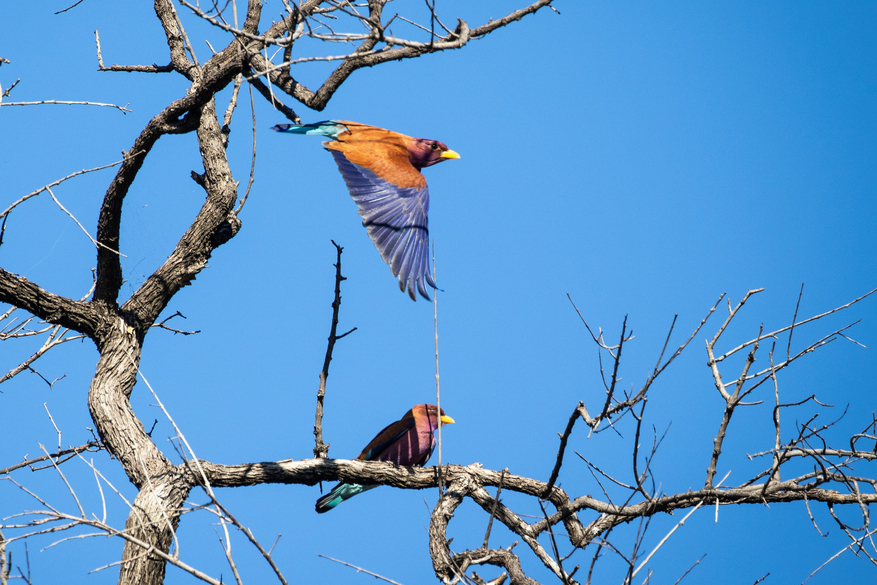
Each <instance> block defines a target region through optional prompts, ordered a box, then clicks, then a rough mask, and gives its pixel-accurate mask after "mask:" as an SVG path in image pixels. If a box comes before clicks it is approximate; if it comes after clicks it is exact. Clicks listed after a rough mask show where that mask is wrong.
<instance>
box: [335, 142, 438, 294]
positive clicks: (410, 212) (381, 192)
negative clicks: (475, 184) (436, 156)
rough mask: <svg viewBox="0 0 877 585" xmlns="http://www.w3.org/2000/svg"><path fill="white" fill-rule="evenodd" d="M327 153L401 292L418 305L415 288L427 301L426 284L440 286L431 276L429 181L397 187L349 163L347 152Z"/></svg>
mask: <svg viewBox="0 0 877 585" xmlns="http://www.w3.org/2000/svg"><path fill="white" fill-rule="evenodd" d="M329 152H331V153H332V156H334V157H335V162H336V163H337V164H338V168H339V170H340V171H341V175H342V176H343V177H344V182H345V183H347V189H348V191H350V196H351V197H353V200H354V201H355V202H356V205H357V206H358V207H359V215H360V216H362V225H363V226H365V227H366V229H367V230H368V235H369V237H370V238H371V239H372V242H374V244H375V247H376V248H377V249H378V251H379V252H380V253H381V257H382V258H383V259H384V262H386V263H387V264H389V265H390V270H391V271H392V272H393V276H396V277H398V278H399V289H400V290H401V291H402V292H405V289H406V287H407V289H408V296H410V297H411V299H412V300H416V292H415V289H416V291H417V292H419V293H420V294H421V295H422V296H423V297H424V298H425V299H427V300H428V299H429V295H428V294H427V291H426V286H425V284H424V282H425V283H426V284H429V286H431V287H433V288H436V286H435V282H434V281H433V279H432V276H431V275H430V273H429V228H428V221H427V213H428V211H429V189H427V187H426V183H425V181H424V182H423V185H422V186H417V187H399V186H397V185H394V184H393V183H391V182H390V181H387V180H386V179H382V178H381V177H379V176H378V175H377V174H376V173H375V172H373V171H371V170H369V169H367V168H365V167H363V166H361V165H358V164H355V163H353V162H351V161H350V160H349V159H348V158H347V156H346V155H345V153H343V152H341V151H339V150H333V149H330V150H329ZM406 162H407V161H406ZM412 170H413V167H412ZM415 172H416V171H415Z"/></svg>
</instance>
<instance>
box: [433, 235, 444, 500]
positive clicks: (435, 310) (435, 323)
mask: <svg viewBox="0 0 877 585" xmlns="http://www.w3.org/2000/svg"><path fill="white" fill-rule="evenodd" d="M432 281H433V282H436V279H435V239H433V240H432ZM432 319H433V327H434V329H435V405H436V408H437V409H438V415H437V416H438V474H439V497H441V496H442V492H443V488H444V485H443V482H442V397H441V392H440V391H439V349H438V289H437V288H435V289H433V291H432Z"/></svg>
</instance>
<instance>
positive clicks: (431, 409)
mask: <svg viewBox="0 0 877 585" xmlns="http://www.w3.org/2000/svg"><path fill="white" fill-rule="evenodd" d="M452 152H453V151H452ZM419 408H422V409H423V410H424V411H426V416H427V417H429V419H430V423H431V425H430V426H435V425H436V424H437V423H436V421H437V420H438V419H441V421H442V424H443V425H449V424H452V423H453V422H454V419H452V418H451V417H449V416H448V415H446V414H445V411H444V409H442V410H439V408H438V406H436V405H435V404H418V405H417V406H415V407H414V408H413V409H411V410H412V411H413V410H416V409H419ZM440 413H441V414H440Z"/></svg>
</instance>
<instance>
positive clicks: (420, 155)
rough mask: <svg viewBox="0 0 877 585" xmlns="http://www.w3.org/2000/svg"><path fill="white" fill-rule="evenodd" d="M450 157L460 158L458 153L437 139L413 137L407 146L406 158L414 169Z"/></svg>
mask: <svg viewBox="0 0 877 585" xmlns="http://www.w3.org/2000/svg"><path fill="white" fill-rule="evenodd" d="M451 158H460V155H459V154H457V153H456V152H454V151H453V150H451V149H450V148H448V147H447V146H446V145H445V143H444V142H439V141H438V140H426V139H425V138H415V139H414V140H413V142H412V143H411V145H410V146H409V147H408V160H410V161H411V164H412V165H413V166H414V168H416V169H422V168H424V167H429V166H432V165H434V164H436V163H440V162H442V161H445V160H448V159H451Z"/></svg>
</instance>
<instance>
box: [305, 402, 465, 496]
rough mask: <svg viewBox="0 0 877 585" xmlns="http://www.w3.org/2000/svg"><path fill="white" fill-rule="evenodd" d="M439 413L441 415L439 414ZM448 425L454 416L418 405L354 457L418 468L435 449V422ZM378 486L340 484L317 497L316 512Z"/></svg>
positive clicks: (431, 405)
mask: <svg viewBox="0 0 877 585" xmlns="http://www.w3.org/2000/svg"><path fill="white" fill-rule="evenodd" d="M439 413H441V414H439ZM439 420H441V422H442V425H449V424H451V423H453V422H454V419H452V418H451V417H449V416H448V415H446V414H445V411H444V410H442V411H439V408H438V407H437V406H435V405H434V404H418V405H417V406H415V407H414V408H412V409H411V410H409V411H408V412H406V413H405V415H404V416H403V417H402V420H397V421H396V422H394V423H392V424H390V425H389V426H387V427H386V428H385V429H384V430H382V431H381V432H380V433H378V435H377V436H376V437H375V438H374V439H372V440H371V442H370V443H369V444H368V445H366V447H365V449H363V450H362V453H360V454H359V456H358V457H357V459H358V460H360V461H391V462H393V463H395V464H397V465H405V466H417V467H420V466H422V465H423V464H424V463H426V462H427V461H428V460H429V457H430V455H432V450H433V449H434V448H435V443H436V440H435V435H434V434H433V433H434V432H435V430H436V429H437V428H438V421H439ZM376 487H378V486H377V485H361V484H358V483H343V482H342V483H339V484H338V485H336V486H335V487H334V488H332V491H330V492H329V493H328V494H326V495H325V496H323V497H322V498H320V499H319V500H317V505H316V509H317V513H318V514H322V513H324V512H328V511H329V510H331V509H332V508H334V507H335V506H337V505H338V504H340V503H341V502H343V501H344V500H347V499H349V498H352V497H353V496H355V495H356V494H359V493H362V492H364V491H366V490H370V489H372V488H376Z"/></svg>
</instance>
